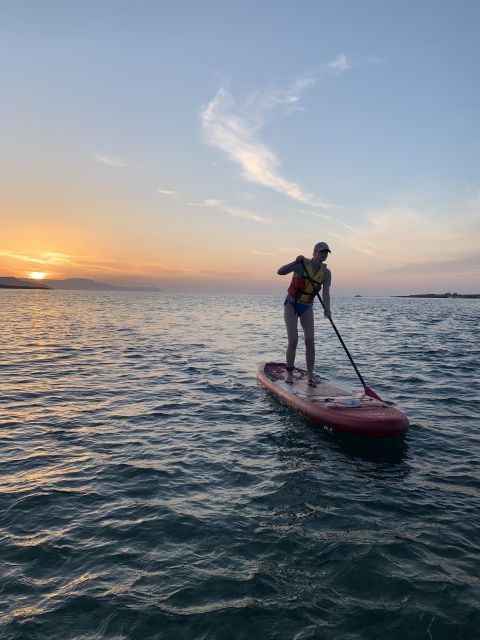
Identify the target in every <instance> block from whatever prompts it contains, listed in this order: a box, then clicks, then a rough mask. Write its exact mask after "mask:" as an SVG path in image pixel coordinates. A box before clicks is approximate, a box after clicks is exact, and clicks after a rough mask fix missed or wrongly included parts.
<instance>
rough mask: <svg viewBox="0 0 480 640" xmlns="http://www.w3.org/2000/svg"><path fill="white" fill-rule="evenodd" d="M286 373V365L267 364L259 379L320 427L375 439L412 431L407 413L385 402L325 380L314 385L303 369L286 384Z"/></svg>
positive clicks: (282, 400) (294, 372) (295, 371)
mask: <svg viewBox="0 0 480 640" xmlns="http://www.w3.org/2000/svg"><path fill="white" fill-rule="evenodd" d="M286 374H287V372H286V369H285V364H283V363H278V362H267V363H266V364H265V365H261V366H260V367H259V369H258V372H257V378H258V380H259V382H260V383H261V384H262V385H263V386H264V387H266V388H267V389H268V390H269V391H270V392H271V393H272V394H273V395H274V397H276V399H277V400H279V401H280V402H281V403H282V404H285V405H287V406H289V407H291V408H292V409H294V410H295V411H298V412H300V413H302V414H304V415H305V416H307V417H308V418H310V419H311V420H314V421H315V422H317V423H318V424H322V425H324V426H327V427H331V428H332V429H338V430H340V431H349V432H352V433H357V434H360V435H365V436H375V437H385V436H397V435H401V434H403V433H405V431H407V429H408V418H407V417H406V416H405V414H403V413H402V412H401V411H399V410H398V409H395V408H393V407H390V406H388V405H387V404H386V403H384V402H382V401H381V400H376V399H375V398H371V397H369V396H366V395H365V394H363V393H357V394H350V393H349V392H348V391H346V390H345V389H341V388H340V387H338V386H336V385H334V384H332V383H331V382H329V381H328V380H326V379H324V378H320V379H319V381H318V384H317V386H312V385H310V384H309V383H308V374H307V372H306V371H305V370H303V369H297V368H296V369H295V370H294V371H293V373H292V376H293V383H289V382H286V381H285V378H286Z"/></svg>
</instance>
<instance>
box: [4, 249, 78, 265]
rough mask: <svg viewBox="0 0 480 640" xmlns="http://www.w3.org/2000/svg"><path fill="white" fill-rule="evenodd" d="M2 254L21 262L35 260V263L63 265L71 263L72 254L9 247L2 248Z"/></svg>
mask: <svg viewBox="0 0 480 640" xmlns="http://www.w3.org/2000/svg"><path fill="white" fill-rule="evenodd" d="M0 256H1V257H5V258H11V259H13V260H18V261H19V262H33V263H35V264H43V265H62V264H71V256H67V255H66V254H64V253H54V252H51V251H45V252H42V253H39V252H33V251H24V252H22V253H18V252H16V251H9V250H7V249H3V250H0Z"/></svg>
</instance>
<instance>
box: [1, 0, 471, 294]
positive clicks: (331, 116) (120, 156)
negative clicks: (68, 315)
mask: <svg viewBox="0 0 480 640" xmlns="http://www.w3.org/2000/svg"><path fill="white" fill-rule="evenodd" d="M0 6H1V20H0V68H1V78H2V100H1V102H0V114H1V117H0V127H1V137H0V139H1V143H0V163H1V167H0V168H1V171H0V187H1V188H0V210H1V229H2V233H1V236H0V276H16V277H26V276H27V275H28V274H29V273H31V272H44V273H46V274H47V277H49V278H66V277H88V278H94V279H97V280H102V281H105V282H111V283H115V284H136V285H157V286H160V287H162V288H163V289H164V290H167V291H211V292H217V291H218V292H229V291H231V292H236V291H242V292H252V293H259V292H264V293H268V292H271V293H276V292H279V291H281V290H283V289H285V288H286V286H287V284H288V283H287V281H286V280H287V279H286V278H281V277H279V276H277V275H276V270H277V268H278V267H279V266H280V265H282V264H285V263H286V262H289V261H291V260H292V259H294V258H295V256H297V255H298V254H299V253H302V254H305V255H310V254H311V250H312V247H313V245H314V244H315V243H316V242H318V241H321V240H323V241H326V242H328V243H329V244H330V246H331V249H332V254H331V256H330V257H329V260H328V265H329V267H330V268H331V270H332V272H333V283H332V294H333V293H337V294H338V295H350V294H355V293H360V294H364V295H369V294H371V295H375V294H395V293H418V292H427V291H436V292H444V291H458V292H463V293H477V292H480V175H479V172H480V117H479V114H480V83H479V80H478V76H479V63H480V38H479V37H478V25H479V23H480V2H478V1H477V0H455V1H453V0H451V1H450V0H432V1H429V0H420V1H419V0H414V1H410V0H403V1H400V0H398V1H393V0H376V1H369V0H363V1H358V0H350V1H344V0H331V1H323V0H295V1H293V0H292V1H282V0H255V1H250V0H246V1H245V0H243V1H242V2H233V0H232V1H229V0H222V1H220V0H219V1H212V0H203V2H196V1H194V0H190V1H188V2H187V1H182V0H177V1H176V2H173V1H172V2H167V1H166V0H165V1H164V0H158V1H153V0H150V1H145V0H136V1H133V0H131V1H122V0H116V1H113V0H95V1H91V0H82V2H73V1H71V0H58V1H53V0H43V1H42V2H39V1H37V0H35V1H34V0H30V1H25V0H19V1H13V0H11V1H9V0H6V1H3V2H1V3H0Z"/></svg>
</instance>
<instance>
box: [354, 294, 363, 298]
mask: <svg viewBox="0 0 480 640" xmlns="http://www.w3.org/2000/svg"><path fill="white" fill-rule="evenodd" d="M353 297H354V298H361V297H362V296H361V295H360V294H359V293H357V295H356V296H353Z"/></svg>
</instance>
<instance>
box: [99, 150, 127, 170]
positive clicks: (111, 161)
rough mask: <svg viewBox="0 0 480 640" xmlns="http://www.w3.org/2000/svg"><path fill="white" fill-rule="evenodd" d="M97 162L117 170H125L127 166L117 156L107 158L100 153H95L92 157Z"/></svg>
mask: <svg viewBox="0 0 480 640" xmlns="http://www.w3.org/2000/svg"><path fill="white" fill-rule="evenodd" d="M93 157H94V158H95V160H96V161H97V162H101V163H102V164H106V165H108V166H109V167H117V168H125V167H126V166H127V165H126V163H125V161H124V160H122V158H119V157H118V156H109V155H103V154H101V153H95V154H94V156H93Z"/></svg>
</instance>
